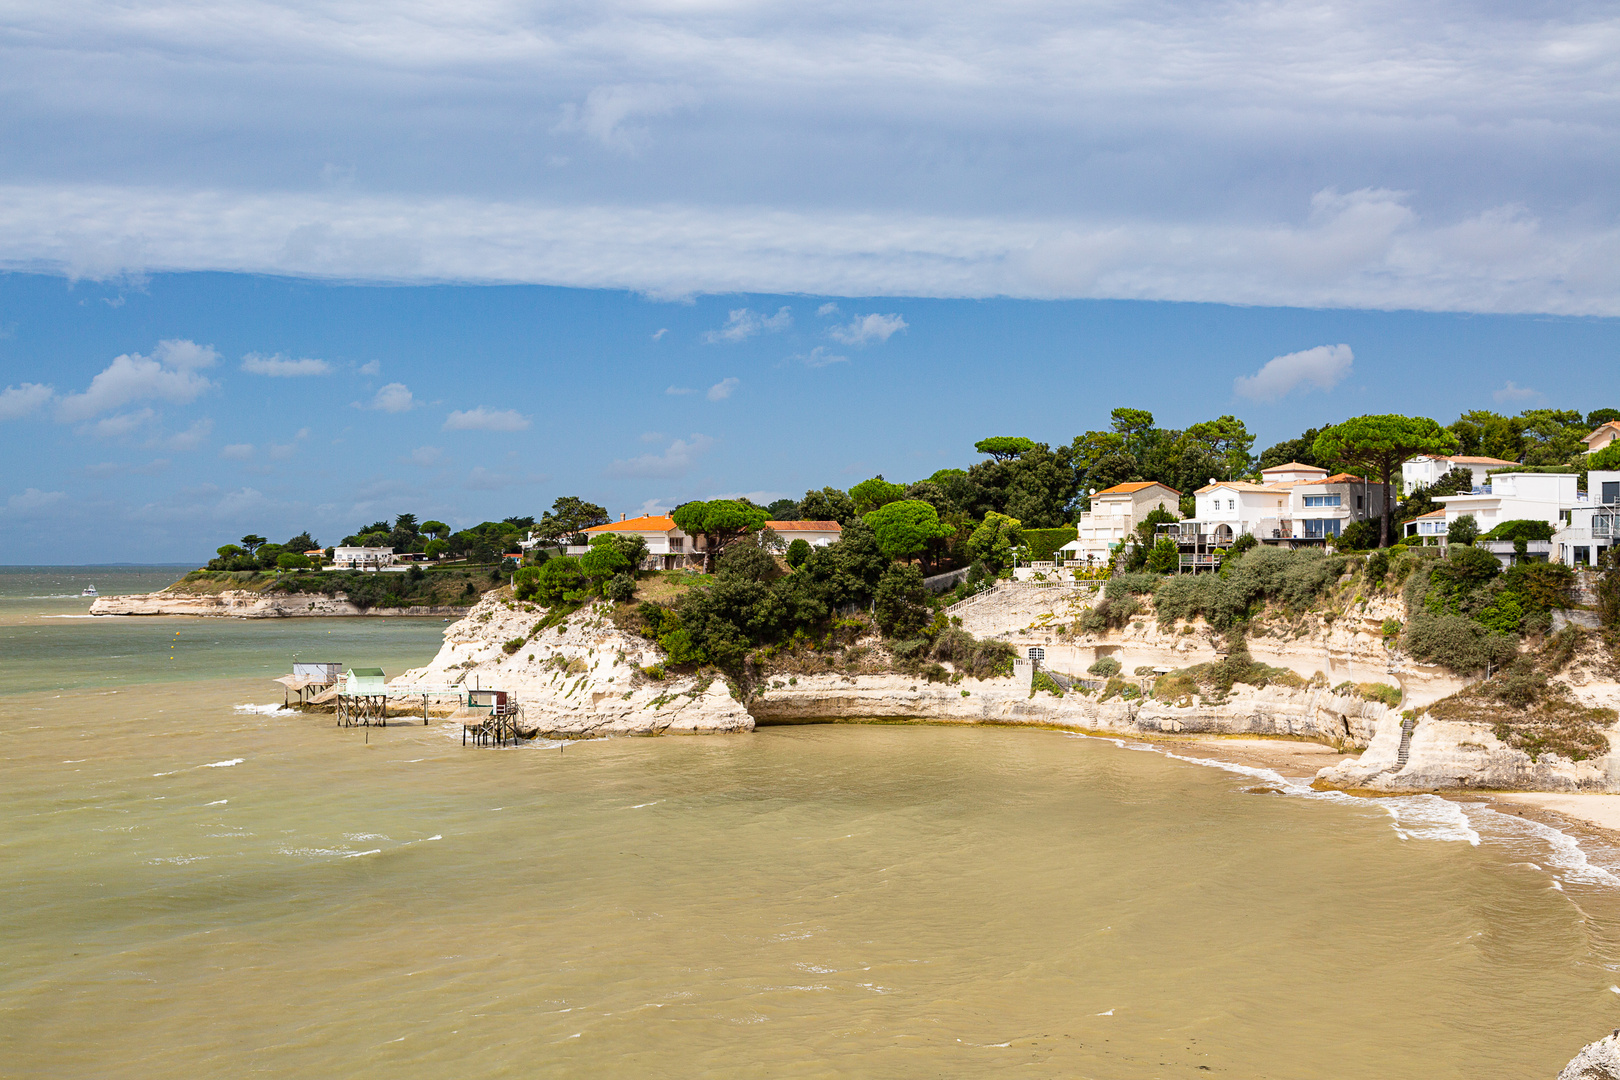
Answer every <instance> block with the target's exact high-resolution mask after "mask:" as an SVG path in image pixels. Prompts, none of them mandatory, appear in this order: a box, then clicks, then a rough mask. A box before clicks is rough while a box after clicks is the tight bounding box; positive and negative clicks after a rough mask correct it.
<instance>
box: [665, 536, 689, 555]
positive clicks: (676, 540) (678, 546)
mask: <svg viewBox="0 0 1620 1080" xmlns="http://www.w3.org/2000/svg"><path fill="white" fill-rule="evenodd" d="M669 550H671V551H685V550H686V538H685V537H684V536H672V537H670V538H669Z"/></svg>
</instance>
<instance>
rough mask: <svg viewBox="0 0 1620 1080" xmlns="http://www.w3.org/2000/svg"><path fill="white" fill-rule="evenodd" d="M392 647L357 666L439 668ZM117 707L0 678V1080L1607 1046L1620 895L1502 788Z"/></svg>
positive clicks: (1301, 1069)
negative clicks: (1409, 794) (488, 746)
mask: <svg viewBox="0 0 1620 1080" xmlns="http://www.w3.org/2000/svg"><path fill="white" fill-rule="evenodd" d="M28 618H31V617H25V616H24V615H20V614H17V613H16V612H13V614H12V616H11V625H13V626H17V625H22V624H24V623H27V620H28ZM28 625H33V624H32V623H28ZM45 625H49V624H45ZM60 625H61V626H63V627H64V629H63V630H62V631H61V634H62V635H63V637H62V638H61V640H62V642H63V643H64V645H66V644H70V643H71V642H73V641H79V640H80V639H79V638H78V637H75V635H84V634H96V633H102V632H104V631H116V632H117V633H119V634H122V635H123V637H122V638H119V639H116V640H117V641H119V642H120V643H121V644H120V645H119V647H149V646H150V644H151V643H153V642H159V641H162V640H163V635H165V634H169V633H171V628H170V627H169V626H166V625H162V624H159V623H158V622H155V621H154V622H150V623H146V622H143V623H141V624H140V625H138V626H132V625H130V623H128V622H125V623H124V624H122V625H120V626H113V625H109V624H105V623H102V622H100V621H97V622H94V623H88V624H87V623H84V622H83V621H80V622H69V621H66V620H64V621H63V622H62V623H61V624H60ZM189 625H191V626H196V624H189ZM302 625H303V626H305V627H307V628H308V633H309V634H310V635H315V634H317V633H322V632H324V631H325V629H326V628H325V627H323V626H321V625H320V623H319V621H316V620H311V621H309V622H307V623H303V624H302ZM276 626H277V628H276V629H275V631H274V634H277V635H279V634H290V635H293V637H294V638H296V636H297V635H296V626H295V625H289V624H276ZM370 627H375V628H376V629H374V630H373V629H370V628H368V629H366V630H365V631H364V633H366V634H375V635H377V636H375V637H373V638H370V639H367V638H364V637H362V638H357V639H355V640H356V641H358V642H361V644H364V643H365V642H366V641H369V642H370V647H371V650H372V651H371V653H370V654H369V655H368V656H360V655H358V654H357V655H354V656H344V657H336V659H344V660H348V661H350V662H358V661H360V660H370V659H382V658H383V657H384V656H387V657H388V659H387V661H386V663H385V666H387V665H388V664H392V665H393V666H394V667H399V666H402V665H403V664H404V663H405V662H407V661H419V660H420V659H422V658H423V657H422V656H421V652H422V651H423V650H424V649H426V650H427V651H429V652H430V651H431V636H432V635H431V632H430V631H431V628H422V627H415V628H413V627H405V628H399V627H397V625H396V626H395V627H387V628H385V627H383V626H380V625H379V624H377V623H373V624H370ZM182 629H183V630H184V625H182ZM265 629H266V628H265V627H263V626H259V625H253V624H240V623H231V624H214V629H213V630H212V631H211V632H213V633H216V634H217V635H219V636H218V637H217V638H216V639H215V640H216V646H215V647H217V648H219V649H221V650H222V655H226V654H234V655H237V657H238V660H239V661H241V662H247V661H246V660H245V659H243V658H244V657H250V656H251V655H253V650H255V649H259V648H261V647H262V646H261V645H260V644H258V643H259V642H262V641H263V640H264V638H263V634H262V631H264V630H265ZM51 632H52V633H55V632H56V631H51ZM186 632H190V631H186ZM389 633H398V634H402V635H403V636H401V637H396V638H389V637H387V636H386V635H388V634H389ZM142 634H150V635H152V636H151V638H150V642H148V644H147V645H146V646H142V645H141V644H140V642H141V641H142V640H145V639H142V638H141V637H140V635H142ZM255 634H259V635H260V636H259V637H255V636H254V635H255ZM412 635H414V636H412ZM105 640H107V641H109V642H112V641H114V640H115V639H113V638H107V639H105ZM390 643H392V644H390ZM81 644H82V643H81ZM93 644H94V642H93V640H92V646H93ZM275 647H276V648H277V649H280V648H284V647H285V642H281V641H280V640H279V639H278V640H277V641H276V642H275ZM350 647H351V648H357V647H360V646H357V645H351V646H350ZM390 649H392V650H393V651H392V652H390ZM233 650H234V653H233ZM82 651H83V650H82V648H81V649H80V652H82ZM46 652H49V650H46ZM163 663H168V661H163ZM175 663H176V664H178V663H179V661H178V660H177V661H175ZM7 664H8V661H6V660H4V659H0V667H5V666H6V665H7ZM392 669H393V668H391V670H392ZM13 674H14V672H13ZM113 689H114V688H111V687H106V686H100V687H91V688H86V689H80V690H72V689H69V690H55V689H51V690H48V691H44V692H31V691H28V690H19V689H15V688H13V689H12V690H11V691H10V692H9V693H6V694H4V695H0V739H3V745H4V747H5V750H6V753H5V756H4V759H3V760H0V783H3V785H4V790H5V792H6V797H5V800H4V803H3V804H0V805H3V809H0V826H3V828H0V860H3V865H4V867H5V874H4V877H3V880H0V1075H3V1076H7V1077H88V1076H96V1077H114V1078H118V1077H128V1078H142V1080H145V1078H158V1077H164V1078H167V1077H173V1078H176V1080H179V1078H188V1080H189V1078H197V1077H241V1076H250V1075H274V1076H279V1077H322V1078H325V1077H336V1076H342V1077H378V1078H389V1080H409V1078H417V1077H421V1078H435V1080H437V1078H443V1077H449V1076H455V1077H506V1076H511V1077H532V1076H580V1077H585V1076H591V1077H596V1076H660V1077H732V1076H736V1077H762V1076H770V1077H780V1076H806V1077H810V1076H815V1077H822V1076H873V1077H923V1076H928V1077H934V1076H952V1077H955V1076H979V1075H997V1074H1004V1073H1005V1074H1014V1075H1029V1076H1063V1077H1097V1078H1110V1080H1136V1078H1149V1077H1192V1076H1207V1075H1226V1076H1232V1077H1245V1078H1249V1077H1255V1078H1258V1077H1277V1078H1283V1077H1287V1078H1308V1077H1322V1078H1333V1080H1348V1078H1363V1077H1364V1078H1369V1080H1371V1078H1378V1080H1388V1078H1392V1077H1412V1078H1423V1080H1440V1078H1449V1077H1458V1078H1461V1077H1468V1078H1478V1077H1492V1078H1497V1077H1503V1078H1507V1077H1549V1078H1550V1077H1551V1076H1553V1075H1554V1074H1555V1073H1556V1071H1557V1069H1558V1068H1559V1067H1560V1066H1561V1065H1562V1064H1563V1062H1564V1061H1565V1060H1567V1059H1568V1057H1569V1056H1570V1055H1571V1054H1572V1053H1573V1052H1574V1051H1575V1050H1576V1049H1578V1048H1579V1046H1580V1045H1581V1044H1582V1043H1584V1042H1586V1041H1587V1040H1588V1039H1590V1038H1594V1037H1596V1036H1597V1035H1599V1034H1602V1033H1604V1032H1607V1031H1608V1030H1609V1029H1610V1028H1611V1027H1614V1026H1616V1025H1617V1024H1620V993H1617V992H1616V991H1614V990H1613V989H1611V988H1612V987H1614V986H1616V985H1620V972H1617V971H1616V970H1615V965H1616V964H1617V962H1620V939H1617V935H1616V927H1617V926H1620V883H1617V882H1616V881H1615V879H1613V878H1611V877H1609V876H1608V875H1607V873H1606V872H1604V871H1602V870H1599V869H1596V868H1593V867H1590V866H1583V864H1582V859H1581V856H1580V853H1579V852H1578V851H1577V850H1575V849H1574V848H1573V847H1572V846H1570V845H1569V844H1568V843H1567V841H1563V840H1561V838H1560V837H1559V836H1558V835H1557V834H1552V833H1550V831H1549V830H1545V829H1544V828H1543V827H1541V826H1534V825H1530V824H1527V823H1524V822H1520V821H1517V820H1514V819H1507V818H1503V817H1501V816H1499V815H1495V814H1491V813H1489V812H1488V811H1484V810H1482V809H1478V808H1469V809H1466V811H1465V810H1461V809H1458V808H1457V807H1455V806H1454V805H1453V804H1448V803H1440V802H1439V801H1438V800H1426V799H1419V800H1410V799H1408V800H1397V801H1386V800H1380V801H1379V802H1376V803H1374V802H1366V801H1353V800H1349V799H1344V798H1339V797H1308V796H1305V795H1255V794H1247V793H1245V791H1244V789H1245V788H1248V787H1251V786H1254V785H1255V783H1256V781H1255V780H1254V779H1253V778H1251V777H1249V776H1245V775H1242V774H1238V773H1233V772H1229V771H1223V770H1219V769H1215V768H1211V767H1207V766H1200V765H1194V764H1189V763H1184V762H1180V761H1176V760H1172V759H1169V758H1167V757H1165V756H1163V755H1161V754H1158V753H1149V752H1143V751H1140V750H1133V749H1127V748H1121V747H1119V746H1116V745H1114V744H1112V743H1109V742H1103V741H1097V740H1087V739H1081V738H1074V737H1069V736H1065V735H1063V734H1060V733H1055V732H1044V731H1017V730H1000V729H962V728H944V727H899V726H850V725H841V726H836V727H831V726H829V727H795V728H778V729H767V730H764V731H761V732H759V733H756V734H754V735H751V736H734V737H718V738H691V739H677V738H667V739H656V740H617V741H604V742H593V743H576V744H572V745H569V746H568V747H567V748H566V750H561V751H559V750H558V749H556V748H555V747H553V748H550V749H542V748H527V749H519V750H499V751H498V750H473V749H463V748H462V747H461V746H460V745H459V742H458V740H457V739H456V737H455V735H454V733H453V731H452V729H450V728H449V727H446V726H441V725H437V724H436V725H435V726H432V727H428V728H422V727H390V728H389V729H387V730H386V731H383V730H374V731H372V732H370V733H369V740H370V741H369V743H368V742H367V741H365V740H366V739H367V738H368V735H367V734H366V733H365V732H362V731H349V730H335V729H334V728H332V727H331V726H329V725H330V720H329V719H328V718H323V717H310V716H303V715H293V716H285V715H266V714H264V713H251V712H239V711H237V710H236V706H238V705H241V704H243V703H253V702H258V703H266V702H271V701H274V702H275V703H277V704H279V702H280V694H279V689H276V692H275V693H274V694H272V693H270V691H271V690H272V689H273V688H272V687H271V686H270V684H267V683H265V682H264V681H262V680H259V679H244V678H228V679H209V678H204V677H197V678H193V679H192V680H190V681H170V682H155V683H148V684H145V685H138V686H131V685H124V686H122V687H120V688H117V692H116V693H114V692H113ZM58 695H59V696H58ZM1538 830H1540V831H1538ZM1476 836H1477V837H1478V838H1479V840H1480V842H1479V843H1478V844H1477V845H1476V844H1474V843H1471V842H1470V840H1471V839H1472V838H1474V837H1476Z"/></svg>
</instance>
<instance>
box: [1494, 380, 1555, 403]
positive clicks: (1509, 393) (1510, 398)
mask: <svg viewBox="0 0 1620 1080" xmlns="http://www.w3.org/2000/svg"><path fill="white" fill-rule="evenodd" d="M1541 396H1542V394H1541V391H1540V390H1532V389H1530V387H1528V386H1519V385H1517V384H1516V383H1514V382H1513V380H1512V379H1509V380H1508V381H1507V382H1505V383H1503V384H1502V388H1501V389H1500V390H1495V391H1493V392H1492V393H1491V397H1492V398H1494V399H1495V400H1496V403H1497V404H1498V405H1516V404H1524V403H1527V402H1531V401H1535V400H1537V399H1539V398H1540V397H1541Z"/></svg>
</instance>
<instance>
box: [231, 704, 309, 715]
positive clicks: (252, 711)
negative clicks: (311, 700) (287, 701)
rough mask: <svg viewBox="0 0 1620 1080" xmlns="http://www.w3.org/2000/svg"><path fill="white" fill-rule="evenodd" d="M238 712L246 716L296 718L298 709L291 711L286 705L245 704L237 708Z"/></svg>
mask: <svg viewBox="0 0 1620 1080" xmlns="http://www.w3.org/2000/svg"><path fill="white" fill-rule="evenodd" d="M236 712H238V713H241V714H243V715H245V716H296V715H297V714H298V710H297V709H289V708H287V707H286V706H285V705H277V704H276V703H275V702H271V703H270V704H268V705H253V704H245V705H238V706H236Z"/></svg>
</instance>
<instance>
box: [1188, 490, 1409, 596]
mask: <svg viewBox="0 0 1620 1080" xmlns="http://www.w3.org/2000/svg"><path fill="white" fill-rule="evenodd" d="M1293 471H1294V473H1295V474H1297V475H1303V476H1306V477H1308V478H1307V479H1300V480H1284V481H1278V482H1275V483H1267V484H1256V483H1253V482H1251V481H1248V480H1228V481H1225V482H1221V481H1216V480H1214V479H1211V480H1210V482H1209V484H1207V485H1206V486H1204V487H1201V488H1199V489H1198V490H1197V491H1196V492H1194V493H1193V499H1194V503H1195V506H1196V511H1197V512H1196V513H1194V515H1193V517H1192V518H1191V519H1189V520H1187V521H1183V522H1181V523H1180V524H1179V525H1178V526H1168V527H1165V529H1164V531H1165V532H1166V533H1172V534H1174V535H1175V536H1176V539H1177V542H1178V545H1179V546H1180V548H1181V565H1182V569H1183V570H1192V571H1195V572H1196V571H1198V570H1212V569H1214V568H1215V567H1217V566H1219V565H1220V560H1221V556H1222V553H1223V552H1224V550H1225V549H1226V548H1228V547H1230V546H1231V545H1232V544H1233V543H1234V542H1236V540H1237V538H1238V537H1240V536H1242V535H1244V534H1245V533H1247V534H1248V535H1250V536H1253V537H1254V538H1255V539H1256V540H1258V541H1259V542H1260V543H1262V544H1268V545H1273V546H1277V547H1289V548H1297V547H1315V546H1318V545H1322V546H1325V545H1327V544H1328V543H1329V542H1331V541H1332V540H1334V539H1335V538H1337V537H1338V536H1340V535H1342V534H1343V532H1344V529H1345V526H1347V525H1349V524H1351V523H1352V522H1357V521H1372V522H1374V523H1376V522H1377V521H1378V519H1379V517H1380V516H1381V515H1382V514H1383V513H1384V509H1385V506H1386V505H1392V503H1391V496H1390V493H1389V489H1388V488H1386V487H1385V486H1384V485H1383V484H1378V483H1373V482H1371V481H1368V480H1366V479H1364V478H1362V477H1359V476H1353V475H1351V474H1350V473H1335V474H1333V475H1332V476H1328V475H1327V474H1326V471H1325V470H1322V469H1314V468H1312V467H1311V466H1299V465H1296V466H1294V468H1293Z"/></svg>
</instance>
